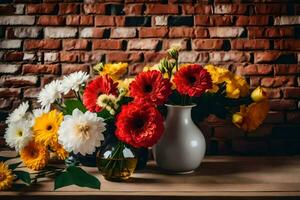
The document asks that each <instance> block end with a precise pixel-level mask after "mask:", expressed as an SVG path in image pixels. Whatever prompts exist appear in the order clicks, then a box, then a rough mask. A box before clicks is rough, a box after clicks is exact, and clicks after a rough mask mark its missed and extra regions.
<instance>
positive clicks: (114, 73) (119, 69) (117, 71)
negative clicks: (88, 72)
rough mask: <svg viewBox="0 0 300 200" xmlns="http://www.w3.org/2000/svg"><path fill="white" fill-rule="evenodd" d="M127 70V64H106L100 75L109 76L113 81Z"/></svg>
mask: <svg viewBox="0 0 300 200" xmlns="http://www.w3.org/2000/svg"><path fill="white" fill-rule="evenodd" d="M127 69H128V63H121V62H120V63H108V64H105V65H104V66H103V68H102V70H101V71H100V75H109V76H110V77H111V78H112V79H113V80H119V79H120V78H122V77H123V76H124V75H125V74H126V73H127Z"/></svg>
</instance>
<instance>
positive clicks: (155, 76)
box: [129, 70, 172, 105]
mask: <svg viewBox="0 0 300 200" xmlns="http://www.w3.org/2000/svg"><path fill="white" fill-rule="evenodd" d="M171 87H172V85H171V83H170V81H169V80H168V79H166V78H163V76H162V74H161V72H159V71H157V70H153V71H147V72H141V73H140V74H138V75H137V76H136V78H135V80H134V81H133V82H132V83H131V84H130V87H129V91H130V95H131V96H132V97H133V98H134V100H135V101H136V100H138V101H139V100H141V99H143V100H144V101H145V102H147V101H150V102H152V103H154V104H155V105H161V104H163V103H165V102H166V101H167V98H168V96H169V95H170V94H171V93H172V90H171Z"/></svg>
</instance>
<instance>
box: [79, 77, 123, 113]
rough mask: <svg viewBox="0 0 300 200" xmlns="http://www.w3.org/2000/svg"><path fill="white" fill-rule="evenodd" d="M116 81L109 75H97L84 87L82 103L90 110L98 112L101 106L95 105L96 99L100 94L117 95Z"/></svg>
mask: <svg viewBox="0 0 300 200" xmlns="http://www.w3.org/2000/svg"><path fill="white" fill-rule="evenodd" d="M117 85H118V83H114V81H113V80H112V79H111V78H110V77H109V76H107V75H106V76H99V77H98V78H96V79H94V80H92V81H91V82H90V83H89V84H88V85H87V86H86V88H85V90H84V93H83V104H84V106H85V107H86V108H87V109H88V110H89V111H91V112H100V111H101V110H102V108H101V107H99V106H98V105H97V99H98V97H99V96H100V95H101V94H113V95H115V96H117V93H118V88H117Z"/></svg>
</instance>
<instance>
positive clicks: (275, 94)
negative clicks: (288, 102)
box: [267, 88, 282, 99]
mask: <svg viewBox="0 0 300 200" xmlns="http://www.w3.org/2000/svg"><path fill="white" fill-rule="evenodd" d="M267 94H268V97H269V99H279V98H281V96H282V95H281V90H280V89H279V88H268V90H267Z"/></svg>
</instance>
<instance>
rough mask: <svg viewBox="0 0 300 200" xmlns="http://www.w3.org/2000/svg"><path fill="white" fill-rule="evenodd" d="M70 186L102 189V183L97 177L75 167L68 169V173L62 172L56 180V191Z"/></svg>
mask: <svg viewBox="0 0 300 200" xmlns="http://www.w3.org/2000/svg"><path fill="white" fill-rule="evenodd" d="M69 185H77V186H79V187H88V188H93V189H100V181H99V180H98V179H97V178H96V177H94V176H93V175H91V174H88V173H87V172H85V171H84V170H83V169H81V168H80V167H75V166H70V167H68V168H67V171H66V172H62V173H61V174H59V175H58V176H57V177H56V178H55V183H54V189H55V190H57V189H59V188H62V187H66V186H69Z"/></svg>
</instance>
